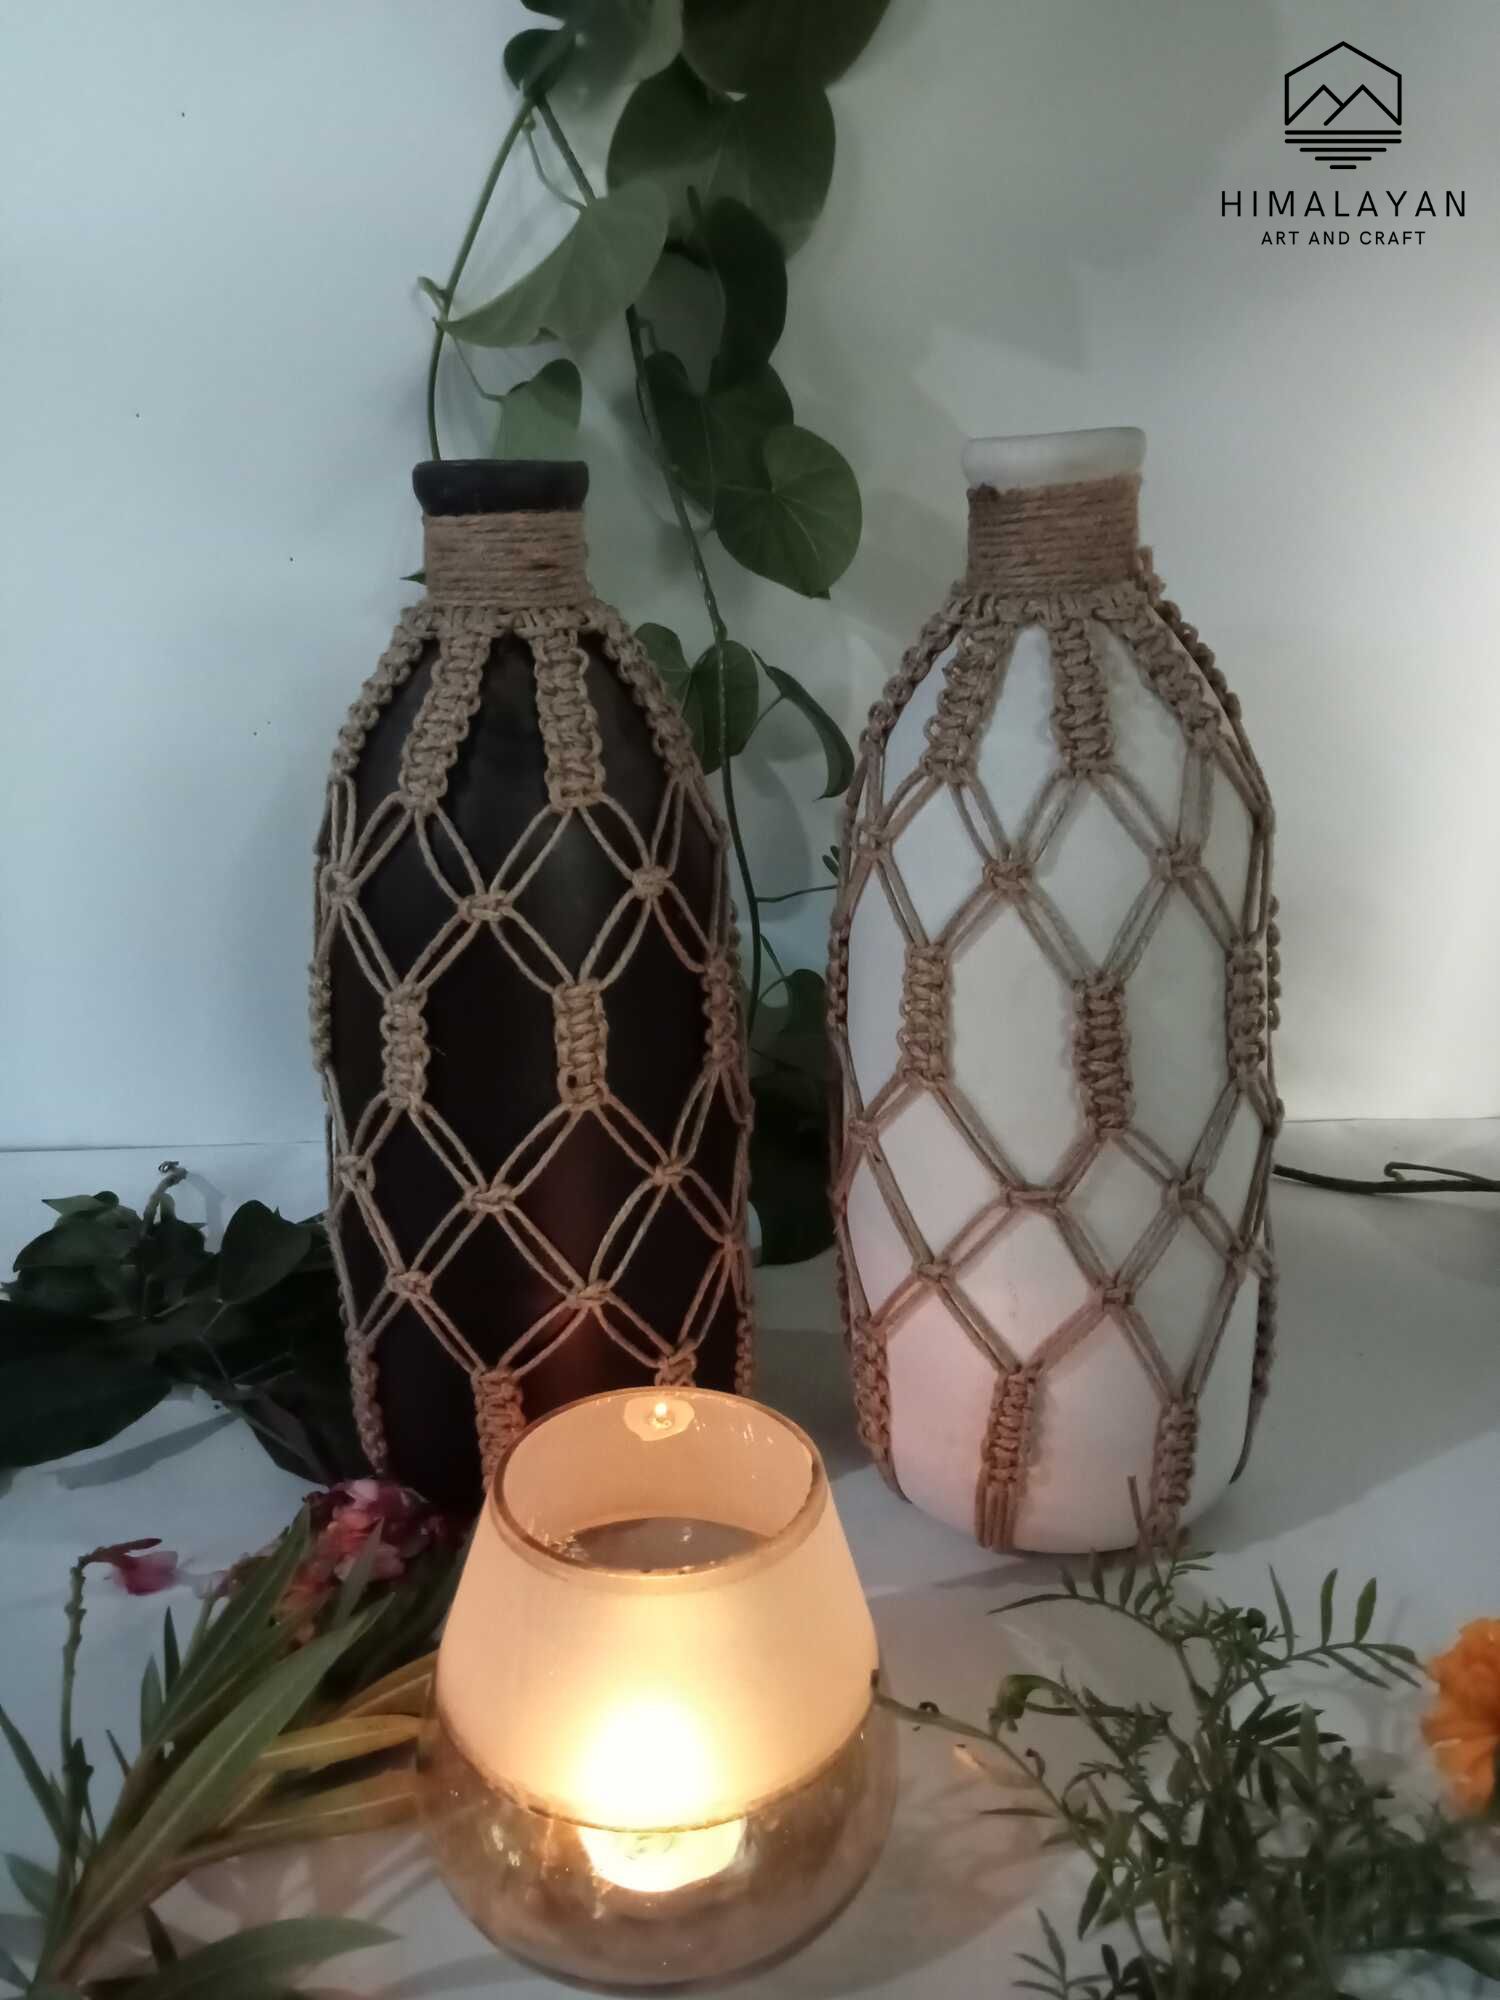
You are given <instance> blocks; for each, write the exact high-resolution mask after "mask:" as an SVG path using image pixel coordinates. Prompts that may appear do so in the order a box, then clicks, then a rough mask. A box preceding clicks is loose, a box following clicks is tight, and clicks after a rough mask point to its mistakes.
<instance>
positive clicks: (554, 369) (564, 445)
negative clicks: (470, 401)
mask: <svg viewBox="0 0 1500 2000" xmlns="http://www.w3.org/2000/svg"><path fill="white" fill-rule="evenodd" d="M582 407H583V378H582V377H581V376H580V375H579V373H578V370H577V368H576V367H575V365H574V364H573V363H572V362H571V361H549V362H548V363H547V364H546V366H545V367H543V368H539V369H538V370H537V372H536V374H535V375H533V376H532V377H531V379H530V381H528V382H518V383H517V384H516V386H515V387H514V388H513V389H507V390H506V392H505V394H504V395H503V396H501V397H500V398H499V404H498V408H497V410H496V413H495V437H494V443H493V445H492V447H491V449H492V451H493V453H494V456H495V457H496V458H571V457H572V456H573V453H574V450H575V449H576V443H575V440H576V436H577V431H578V417H579V412H580V411H581V409H582Z"/></svg>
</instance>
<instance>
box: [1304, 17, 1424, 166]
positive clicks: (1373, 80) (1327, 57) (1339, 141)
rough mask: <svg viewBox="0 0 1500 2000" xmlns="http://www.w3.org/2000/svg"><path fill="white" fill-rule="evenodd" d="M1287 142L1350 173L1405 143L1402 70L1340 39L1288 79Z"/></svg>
mask: <svg viewBox="0 0 1500 2000" xmlns="http://www.w3.org/2000/svg"><path fill="white" fill-rule="evenodd" d="M1282 96H1283V116H1284V118H1285V121H1286V134H1285V136H1286V143H1287V144H1288V145H1289V146H1296V147H1297V148H1299V150H1300V151H1302V152H1304V153H1307V154H1309V155H1310V156H1311V157H1312V158H1313V159H1315V160H1322V161H1323V162H1324V164H1325V165H1327V166H1328V167H1329V168H1331V169H1332V170H1333V171H1334V172H1335V173H1341V172H1342V173H1348V172H1349V171H1351V170H1352V169H1353V168H1355V167H1359V166H1363V165H1364V163H1365V161H1366V160H1373V159H1374V158H1376V156H1377V155H1378V154H1380V153H1384V152H1385V151H1387V149H1388V148H1389V147H1391V146H1399V145H1400V143H1401V72H1400V70H1399V69H1392V68H1391V66H1390V64H1389V63H1383V62H1379V61H1377V59H1376V58H1375V57H1374V56H1369V55H1366V54H1365V52H1364V50H1363V49H1357V48H1355V46H1354V44H1353V42H1335V43H1334V45H1333V47H1332V48H1330V49H1324V51H1323V53H1322V54H1321V55H1320V56H1313V57H1311V58H1310V59H1309V60H1308V61H1307V62H1305V63H1299V64H1298V65H1297V67H1296V68H1295V69H1289V70H1288V71H1287V73H1286V76H1285V79H1284V81H1283V92H1282Z"/></svg>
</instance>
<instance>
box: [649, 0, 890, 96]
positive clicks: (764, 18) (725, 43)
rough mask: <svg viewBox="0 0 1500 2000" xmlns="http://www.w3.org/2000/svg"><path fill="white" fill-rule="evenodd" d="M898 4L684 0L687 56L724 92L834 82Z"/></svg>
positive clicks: (831, 0)
mask: <svg viewBox="0 0 1500 2000" xmlns="http://www.w3.org/2000/svg"><path fill="white" fill-rule="evenodd" d="M889 4H890V0H684V6H683V19H682V39H683V53H684V54H685V55H686V57H687V59H688V61H689V62H690V63H691V64H692V66H693V68H694V69H695V70H696V71H697V72H698V74H699V76H701V77H702V78H703V80H704V82H705V83H711V84H712V85H713V86H714V88H715V89H716V90H756V89H760V88H763V87H764V86H765V85H766V84H770V83H779V82H784V81H785V80H786V79H788V78H790V77H803V78H805V79H806V80H807V81H809V82H812V83H832V82H833V80H834V78H835V77H837V76H842V75H843V73H844V71H845V70H846V69H847V68H848V67H849V65H850V63H852V62H853V61H854V58H855V57H856V56H857V55H858V54H859V52H860V50H861V49H862V48H863V47H864V46H865V44H866V42H868V41H869V39H870V37H871V35H873V34H874V32H875V30H876V29H877V28H878V27H879V25H880V20H881V16H882V15H883V14H884V13H885V10H886V8H887V6H888V5H889Z"/></svg>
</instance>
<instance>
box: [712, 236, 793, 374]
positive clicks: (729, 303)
mask: <svg viewBox="0 0 1500 2000" xmlns="http://www.w3.org/2000/svg"><path fill="white" fill-rule="evenodd" d="M698 242H699V245H700V247H701V248H702V250H703V252H704V254H705V255H706V257H707V258H708V261H709V265H710V267H711V268H712V270H713V273H714V276H715V278H716V279H717V280H718V284H719V292H720V296H721V297H722V299H723V302H724V318H723V326H722V330H721V332H720V334H719V351H718V353H717V354H716V355H715V356H714V363H713V370H712V376H711V381H712V386H714V387H715V388H728V387H731V386H732V385H733V384H734V383H736V382H742V381H743V380H744V379H745V378H746V376H749V375H753V374H755V373H756V372H757V371H758V370H759V369H761V368H763V367H764V366H765V365H766V363H767V362H768V361H769V360H770V358H771V354H772V352H773V350H774V349H775V346H776V343H777V341H778V340H780V338H781V330H782V328H783V327H784V326H785V325H786V264H785V261H784V260H783V258H782V255H781V246H780V244H778V243H777V241H776V238H775V237H774V236H773V235H772V234H771V232H770V230H769V229H768V228H767V227H766V225H765V224H764V223H763V222H762V221H761V219H760V217H759V216H758V215H755V214H754V213H753V212H752V211H751V210H750V209H748V208H746V206H745V204H744V203H743V202H742V201H733V200H730V199H729V198H727V197H726V198H725V199H724V200H722V201H716V202H714V203H713V204H712V206H711V207H710V208H708V209H707V210H705V212H704V215H703V219H702V223H701V225H700V227H699V230H698Z"/></svg>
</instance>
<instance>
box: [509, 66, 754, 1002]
mask: <svg viewBox="0 0 1500 2000" xmlns="http://www.w3.org/2000/svg"><path fill="white" fill-rule="evenodd" d="M536 108H537V113H538V116H539V117H540V118H541V120H542V123H543V124H544V125H545V126H546V128H547V131H548V134H549V136H550V137H551V139H552V143H553V144H554V145H555V146H556V148H557V150H558V153H559V154H560V156H561V158H562V160H563V163H564V165H565V166H566V167H567V169H568V172H569V173H570V174H571V175H572V176H573V180H574V183H575V185H576V186H577V188H578V191H579V193H580V194H581V195H582V197H583V199H584V200H585V202H591V201H593V200H594V199H595V195H594V188H593V184H592V182H591V181H590V180H589V177H588V175H587V174H586V173H585V172H584V170H583V165H582V163H581V162H580V160H579V158H578V155H577V154H576V153H575V152H574V151H573V148H572V147H571V145H569V143H568V138H567V135H566V133H565V132H564V131H563V129H562V127H561V125H560V124H559V123H558V121H557V114H556V113H555V112H554V111H553V109H552V106H551V105H550V104H549V103H548V101H547V99H546V98H545V97H540V98H538V99H537V106H536ZM486 198H487V197H486ZM625 327H626V331H627V332H628V334H629V336H630V359H631V363H632V366H633V367H634V370H635V383H636V394H637V396H638V398H639V399H640V405H641V414H642V417H643V418H644V420H645V425H646V435H647V438H648V440H649V442H650V445H651V455H652V457H653V458H654V459H655V460H656V465H657V470H658V471H659V472H660V473H661V477H662V484H663V485H664V486H665V487H666V489H667V497H668V499H669V500H670V501H671V503H672V513H673V515H674V516H675V518H676V521H677V525H678V527H679V529H680V530H681V531H682V536H683V539H684V541H685V542H686V543H687V549H688V556H689V559H690V560H691V562H692V565H693V574H694V575H695V576H696V577H697V579H698V588H699V591H700V592H701V593H702V597H703V608H704V610H705V611H706V612H707V613H708V622H709V627H710V629H711V630H712V632H713V635H714V654H715V657H716V659H717V662H718V669H719V671H718V675H717V677H716V678H717V694H718V705H719V776H720V779H721V781H722V784H723V788H724V817H725V819H726V820H727V821H728V824H729V838H730V840H731V842H732V843H733V846H734V858H735V865H736V867H737V868H738V869H739V874H740V880H741V882H742V883H743V884H744V889H745V913H746V916H747V917H748V919H749V923H750V982H749V1001H748V1005H747V1017H748V1018H747V1027H749V1028H753V1027H754V1026H755V1016H756V1011H757V1009H758V1008H759V1006H760V980H761V961H762V953H763V949H764V947H763V942H762V938H761V928H760V899H759V897H758V896H757V895H756V893H755V881H754V878H753V876H752V875H751V873H750V857H749V854H748V853H747V852H746V848H745V836H744V833H743V831H742V829H741V826H740V815H739V805H738V801H737V800H736V798H735V792H734V769H733V764H734V760H733V758H732V757H731V756H730V754H729V743H728V735H729V730H728V712H727V711H728V696H727V691H726V682H725V674H724V649H725V647H726V646H727V645H728V644H729V628H728V627H727V626H726V624H725V623H724V615H723V612H722V611H721V610H720V608H719V599H718V593H717V592H716V591H715V589H714V586H713V579H712V577H711V576H710V575H709V573H708V564H707V562H706V561H705V559H704V554H703V544H702V541H701V540H700V538H699V535H698V531H697V529H696V528H695V527H694V526H693V522H692V517H691V515H690V514H689V513H688V510H687V501H686V498H685V497H684V495H683V492H682V488H681V487H680V486H679V485H678V483H677V476H676V474H675V472H674V471H673V469H672V459H671V454H670V453H669V452H668V450H667V447H666V440H665V439H664V437H663V436H662V431H661V425H660V423H659V422H658V421H657V415H656V405H655V402H654V401H653V399H652V395H651V383H650V378H649V376H648V375H647V372H646V346H645V340H644V337H643V335H642V330H641V317H640V314H639V313H638V312H637V311H636V309H635V307H634V306H627V307H626V308H625Z"/></svg>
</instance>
